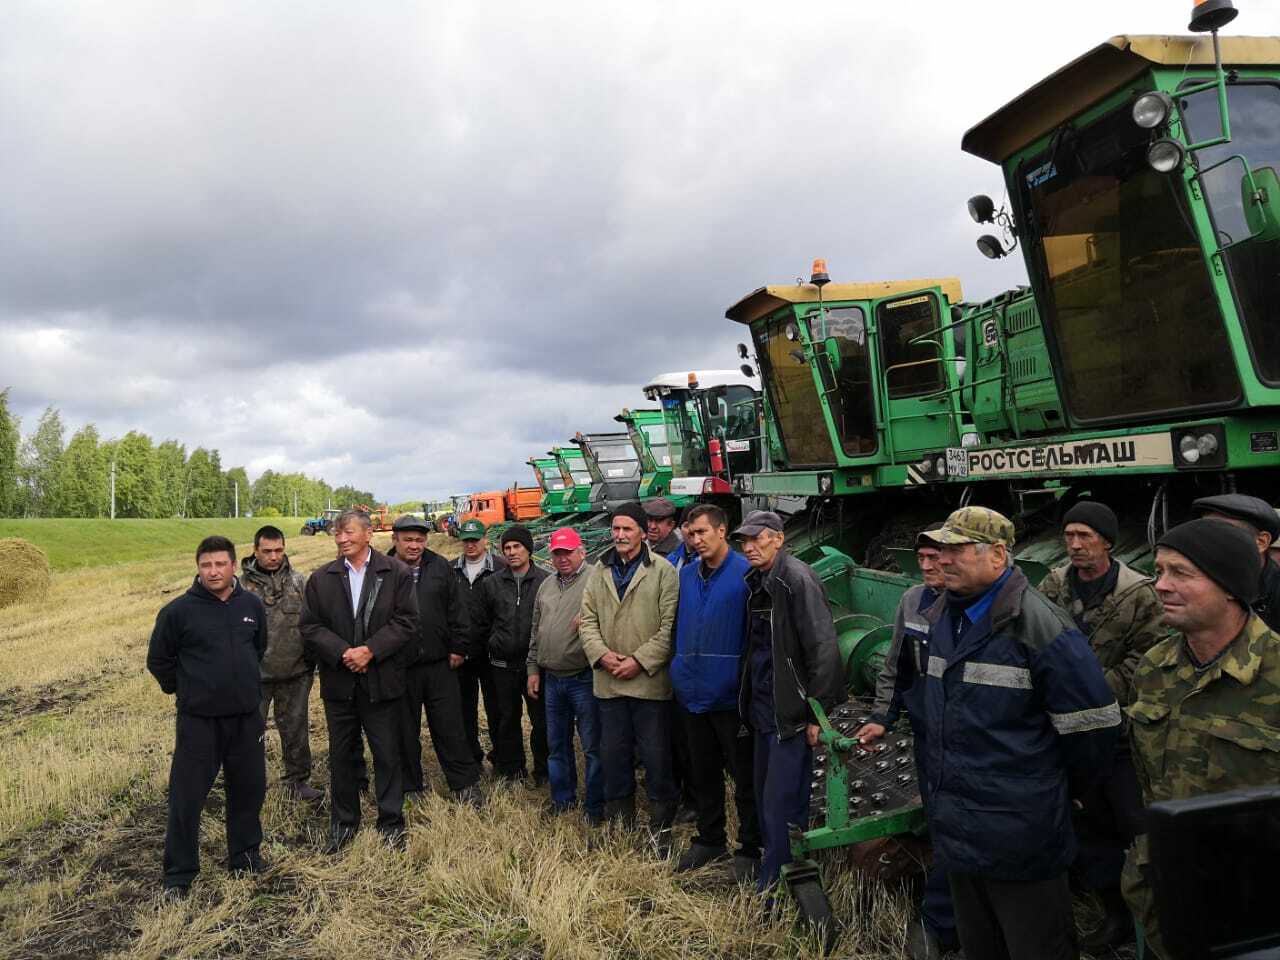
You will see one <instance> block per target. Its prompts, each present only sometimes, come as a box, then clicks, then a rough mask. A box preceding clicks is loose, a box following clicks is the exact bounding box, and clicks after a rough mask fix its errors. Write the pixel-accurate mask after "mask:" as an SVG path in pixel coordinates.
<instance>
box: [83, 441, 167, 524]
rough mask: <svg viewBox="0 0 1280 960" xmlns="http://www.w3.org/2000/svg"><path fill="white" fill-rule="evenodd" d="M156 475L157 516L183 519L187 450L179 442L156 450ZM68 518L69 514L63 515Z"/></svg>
mask: <svg viewBox="0 0 1280 960" xmlns="http://www.w3.org/2000/svg"><path fill="white" fill-rule="evenodd" d="M154 457H155V466H156V475H157V477H158V479H159V484H160V485H159V488H158V489H157V490H156V505H155V509H156V515H157V516H160V517H181V516H184V515H185V513H186V511H185V509H184V506H185V505H184V503H183V500H184V496H183V495H184V494H185V493H186V485H187V448H186V447H185V446H183V445H182V444H180V443H178V441H177V440H165V441H164V442H163V443H161V444H160V445H159V446H157V447H156V449H155V454H154ZM62 516H68V514H62Z"/></svg>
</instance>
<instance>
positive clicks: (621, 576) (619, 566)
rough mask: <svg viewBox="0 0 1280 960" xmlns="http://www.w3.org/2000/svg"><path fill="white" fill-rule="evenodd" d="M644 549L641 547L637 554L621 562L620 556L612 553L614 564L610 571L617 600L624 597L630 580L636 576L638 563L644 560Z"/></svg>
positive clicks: (615, 552) (638, 567)
mask: <svg viewBox="0 0 1280 960" xmlns="http://www.w3.org/2000/svg"><path fill="white" fill-rule="evenodd" d="M646 549H647V548H646V547H645V546H643V545H641V547H640V550H639V552H638V553H637V554H636V555H635V556H634V557H632V558H631V559H630V560H623V559H622V555H621V554H620V553H618V552H617V551H616V550H615V551H614V554H613V556H614V562H613V566H612V567H611V568H610V569H612V571H613V586H614V588H615V589H617V591H618V599H619V600H621V599H622V598H623V597H624V596H626V593H627V586H628V585H629V584H630V583H631V578H632V577H634V576H635V575H636V571H637V570H639V569H640V562H641V561H642V560H644V552H645V550H646Z"/></svg>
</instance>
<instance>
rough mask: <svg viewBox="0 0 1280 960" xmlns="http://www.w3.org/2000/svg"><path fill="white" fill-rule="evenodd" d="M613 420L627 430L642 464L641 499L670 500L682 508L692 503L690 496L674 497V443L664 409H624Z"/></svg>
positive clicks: (637, 490)
mask: <svg viewBox="0 0 1280 960" xmlns="http://www.w3.org/2000/svg"><path fill="white" fill-rule="evenodd" d="M613 419H615V420H617V421H618V422H619V423H620V424H622V425H623V426H624V427H626V428H627V436H629V437H630V438H631V446H632V448H633V449H634V450H635V452H636V457H637V458H638V459H639V461H640V485H639V486H638V487H637V488H636V497H637V499H639V500H642V501H643V500H648V499H650V498H651V497H666V498H667V499H668V500H671V501H672V502H673V503H675V505H676V506H678V507H682V506H684V505H685V504H686V503H689V502H691V499H690V498H689V497H687V496H673V495H672V491H671V461H672V450H671V443H670V440H669V439H668V436H667V425H666V421H665V420H664V418H663V416H662V411H661V410H631V409H624V410H623V411H622V412H621V413H620V414H618V415H617V416H616V417H614V418H613Z"/></svg>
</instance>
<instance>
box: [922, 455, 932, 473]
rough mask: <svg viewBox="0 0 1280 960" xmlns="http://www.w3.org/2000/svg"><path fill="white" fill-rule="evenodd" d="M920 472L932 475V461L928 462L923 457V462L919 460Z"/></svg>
mask: <svg viewBox="0 0 1280 960" xmlns="http://www.w3.org/2000/svg"><path fill="white" fill-rule="evenodd" d="M920 472H921V473H933V461H932V460H930V459H929V458H928V457H925V458H924V459H923V460H921V461H920Z"/></svg>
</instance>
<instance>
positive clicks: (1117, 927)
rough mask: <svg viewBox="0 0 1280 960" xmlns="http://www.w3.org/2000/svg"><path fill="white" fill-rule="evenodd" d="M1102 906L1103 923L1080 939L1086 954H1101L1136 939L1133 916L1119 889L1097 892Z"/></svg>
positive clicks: (1111, 888) (1113, 888) (1112, 888)
mask: <svg viewBox="0 0 1280 960" xmlns="http://www.w3.org/2000/svg"><path fill="white" fill-rule="evenodd" d="M1097 896H1098V902H1099V903H1100V904H1101V905H1102V909H1103V914H1102V921H1101V922H1100V923H1099V924H1098V925H1097V926H1096V927H1094V928H1093V929H1092V930H1089V931H1087V932H1086V933H1084V934H1082V935H1081V937H1080V946H1081V948H1082V949H1083V950H1084V951H1085V952H1086V953H1100V952H1102V951H1103V950H1106V949H1108V948H1109V947H1118V946H1120V945H1121V944H1124V943H1130V942H1132V941H1133V939H1134V930H1133V915H1132V914H1131V913H1129V906H1128V904H1126V903H1125V902H1124V897H1123V896H1121V894H1120V888H1119V887H1108V888H1106V889H1105V890H1099V891H1097Z"/></svg>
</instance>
